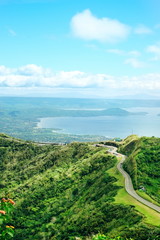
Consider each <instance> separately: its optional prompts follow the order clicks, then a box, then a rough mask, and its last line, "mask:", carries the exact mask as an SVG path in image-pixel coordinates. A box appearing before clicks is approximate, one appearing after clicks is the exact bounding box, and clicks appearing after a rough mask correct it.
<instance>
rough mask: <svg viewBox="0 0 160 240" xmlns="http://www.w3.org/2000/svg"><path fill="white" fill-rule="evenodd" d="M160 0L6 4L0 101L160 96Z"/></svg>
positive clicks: (2, 3) (1, 6)
mask: <svg viewBox="0 0 160 240" xmlns="http://www.w3.org/2000/svg"><path fill="white" fill-rule="evenodd" d="M159 9H160V1H159V0H121V1H119V0H98V1H97V0H81V1H78V0H77V1H76V0H0V40H1V41H0V96H7V95H10V96H52V97H85V98H86V97H91V98H94V97H95V98H97V97H101V98H102V97H103V98H115V97H116V98H117V97H122V98H160V14H159Z"/></svg>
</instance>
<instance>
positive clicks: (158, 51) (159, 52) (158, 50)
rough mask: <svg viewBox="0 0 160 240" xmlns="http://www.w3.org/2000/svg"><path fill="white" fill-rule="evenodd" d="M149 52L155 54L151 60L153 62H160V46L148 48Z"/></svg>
mask: <svg viewBox="0 0 160 240" xmlns="http://www.w3.org/2000/svg"><path fill="white" fill-rule="evenodd" d="M147 52H149V53H152V54H154V57H153V58H152V59H151V60H153V61H158V60H160V46H157V45H151V46H149V47H148V48H147Z"/></svg>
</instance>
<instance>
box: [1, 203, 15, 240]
mask: <svg viewBox="0 0 160 240" xmlns="http://www.w3.org/2000/svg"><path fill="white" fill-rule="evenodd" d="M13 204H14V202H13V200H12V199H6V198H2V199H1V200H0V239H1V240H8V239H11V238H13V236H14V227H13V226H12V225H10V223H11V221H12V218H11V214H12V211H13Z"/></svg>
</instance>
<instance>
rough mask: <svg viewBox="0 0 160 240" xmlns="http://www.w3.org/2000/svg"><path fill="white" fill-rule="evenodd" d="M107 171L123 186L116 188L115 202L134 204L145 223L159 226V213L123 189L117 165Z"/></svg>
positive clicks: (121, 177) (122, 180) (122, 181)
mask: <svg viewBox="0 0 160 240" xmlns="http://www.w3.org/2000/svg"><path fill="white" fill-rule="evenodd" d="M107 172H108V173H109V175H110V176H114V177H116V178H117V182H116V184H117V185H118V186H123V188H122V189H119V190H118V193H117V195H116V196H115V202H116V203H122V204H126V205H133V206H135V209H136V210H137V211H139V212H140V213H142V214H143V216H144V222H145V223H149V224H152V225H155V226H160V221H159V219H160V214H159V213H157V212H156V211H154V210H152V209H150V208H149V207H147V206H145V205H143V204H141V203H140V202H138V201H137V200H136V199H134V198H133V197H132V196H130V195H129V194H128V193H127V192H126V191H125V189H124V178H123V176H122V175H121V174H120V173H119V171H118V170H117V167H116V166H114V167H113V168H111V169H109V170H108V171H107ZM143 197H144V195H143ZM145 197H146V196H145ZM147 197H148V196H147ZM147 197H146V198H147ZM147 200H151V199H150V198H149V197H148V198H147Z"/></svg>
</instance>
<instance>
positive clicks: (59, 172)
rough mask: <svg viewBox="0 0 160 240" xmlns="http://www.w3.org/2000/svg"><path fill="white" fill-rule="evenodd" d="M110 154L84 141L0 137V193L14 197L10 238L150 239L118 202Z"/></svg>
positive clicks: (157, 233)
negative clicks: (37, 141)
mask: <svg viewBox="0 0 160 240" xmlns="http://www.w3.org/2000/svg"><path fill="white" fill-rule="evenodd" d="M115 164H116V158H115V157H114V156H112V155H109V154H107V152H106V148H101V147H98V148H96V147H94V146H93V145H92V144H89V143H71V144H68V145H63V146H60V145H45V146H41V145H38V144H34V143H30V142H25V141H21V140H17V139H13V138H10V137H8V136H6V135H3V134H1V136H0V169H1V171H0V179H1V182H0V186H1V197H10V198H12V199H14V201H15V202H16V205H15V212H14V215H13V223H12V224H13V225H14V226H15V229H16V230H15V237H14V239H15V240H41V239H42V240H54V239H57V240H69V239H76V237H81V239H88V238H87V237H89V236H92V235H94V234H97V233H102V234H105V235H107V236H111V237H115V236H123V237H124V238H126V237H127V238H132V239H135V240H140V239H144V240H145V239H146V234H147V236H148V238H147V239H149V240H154V239H158V238H159V237H160V228H158V227H154V226H151V225H147V224H144V221H143V220H144V216H143V215H142V214H140V213H139V212H138V211H137V210H135V207H134V206H129V205H125V204H118V203H117V202H115V196H116V195H117V193H118V190H119V189H120V187H119V186H117V184H115V183H116V181H117V179H116V178H115V177H114V176H112V175H110V174H109V170H110V169H112V168H113V167H114V166H115Z"/></svg>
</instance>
